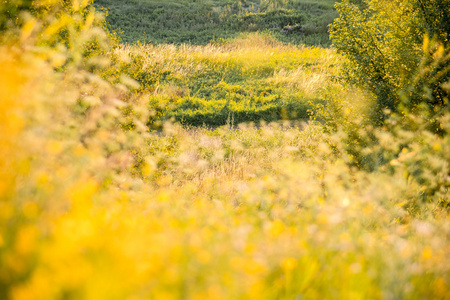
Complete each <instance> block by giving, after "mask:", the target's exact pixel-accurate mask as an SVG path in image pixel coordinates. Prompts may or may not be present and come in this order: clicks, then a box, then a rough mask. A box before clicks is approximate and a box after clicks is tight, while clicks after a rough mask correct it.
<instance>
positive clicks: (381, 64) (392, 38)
mask: <svg viewBox="0 0 450 300" xmlns="http://www.w3.org/2000/svg"><path fill="white" fill-rule="evenodd" d="M336 7H337V10H338V12H339V13H340V17H339V18H338V19H336V20H335V22H334V23H333V24H332V26H331V38H332V40H333V45H334V47H336V49H337V50H338V51H339V52H340V53H342V54H343V55H345V56H346V57H347V58H348V64H347V67H346V68H345V72H346V74H345V77H346V78H347V80H348V81H351V82H353V83H356V84H359V85H361V86H363V87H365V88H367V89H369V90H370V91H371V92H372V93H373V94H374V95H375V96H376V98H377V106H376V108H375V109H374V112H375V115H376V117H375V118H376V119H377V120H375V122H379V121H380V119H381V120H382V119H383V118H384V117H385V115H384V114H383V110H384V109H389V110H391V111H399V104H400V98H401V97H400V94H401V92H402V91H403V89H404V88H405V87H406V86H409V85H410V84H411V83H412V82H413V81H414V79H415V76H416V74H417V73H418V72H420V71H421V69H422V68H423V65H421V62H423V60H422V58H424V57H426V56H429V55H430V49H429V48H428V45H424V43H423V41H424V38H425V39H426V40H427V41H428V40H429V39H432V40H434V41H439V43H441V44H442V47H443V48H439V47H440V46H439V47H438V48H439V49H441V50H438V51H443V53H440V54H436V55H443V56H445V55H447V54H448V49H449V48H448V45H449V37H448V36H449V32H450V27H449V25H448V24H449V16H450V4H449V2H448V1H447V0H433V1H421V0H408V1H386V0H383V1H375V0H366V1H365V7H364V8H359V7H358V6H356V5H355V4H352V3H350V2H349V1H348V0H344V1H342V2H340V3H338V4H337V5H336ZM429 37H430V38H429ZM424 47H425V48H427V49H425V51H424V49H423V48H424ZM436 62H438V61H436ZM432 68H433V70H430V72H431V73H430V74H428V75H427V76H422V78H421V79H422V80H425V81H421V84H425V85H427V89H429V91H430V95H429V96H426V97H424V95H423V94H422V91H421V90H420V89H416V92H417V93H416V94H413V93H412V91H413V90H412V89H410V90H409V95H408V99H409V101H411V103H410V104H408V106H409V107H412V106H415V105H418V104H419V103H422V102H423V103H427V104H428V105H429V106H430V107H431V108H433V107H435V106H442V105H444V102H445V100H444V99H445V98H448V93H447V92H445V91H444V90H443V89H442V87H441V85H442V84H443V83H444V82H446V81H447V80H448V79H449V78H450V77H449V76H450V75H449V74H450V73H449V70H448V68H446V62H442V63H439V65H437V66H434V65H433V66H432ZM433 72H434V73H433Z"/></svg>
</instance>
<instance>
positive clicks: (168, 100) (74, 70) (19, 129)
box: [0, 0, 450, 300]
mask: <svg viewBox="0 0 450 300" xmlns="http://www.w3.org/2000/svg"><path fill="white" fill-rule="evenodd" d="M331 2H332V1H312V0H311V1H285V2H284V4H283V2H282V1H279V2H273V1H272V2H269V1H261V2H259V1H242V3H241V6H242V7H241V10H245V11H246V12H245V13H247V11H248V12H249V13H250V12H251V14H250V15H251V17H250V18H263V17H264V16H265V15H264V14H270V13H271V12H275V15H276V14H284V13H286V14H292V15H293V16H296V15H297V14H298V13H299V10H292V9H293V8H295V7H297V8H301V7H302V5H303V6H304V7H306V8H311V11H305V12H302V14H304V16H305V18H306V19H307V18H308V16H309V14H312V13H313V12H314V11H317V12H318V11H328V12H329V13H330V15H329V16H331V15H333V14H334V12H333V10H332V6H331ZM27 3H28V2H25V1H15V0H11V1H9V2H5V3H3V4H2V6H0V13H1V14H0V16H1V18H0V66H2V67H1V68H0V86H1V87H2V88H0V132H1V133H2V134H0V299H7V300H10V299H11V300H28V299H37V300H40V299H42V300H53V299H61V300H62V299H64V300H67V299H69V300H70V299H86V300H99V299H100V300H103V299H105V300H115V299H117V300H123V299H127V300H135V299H151V300H153V299H155V300H159V299H174V300H175V299H189V300H190V299H210V300H214V299H220V300H221V299H233V300H234V299H242V300H246V299H258V300H259V299H262V300H264V299H267V300H275V299H286V300H287V299H304V300H310V299H311V300H316V299H345V300H347V299H349V300H366V299H383V300H384V299H386V300H396V299H411V300H422V299H443V300H447V299H450V292H449V291H450V259H449V258H450V214H449V207H450V199H449V194H448V188H449V187H450V181H449V178H450V177H449V161H450V149H449V147H448V145H449V144H450V135H449V134H448V133H449V132H450V114H449V113H448V112H444V113H442V115H440V116H439V119H438V121H439V122H440V123H439V124H441V127H440V130H441V131H440V132H439V133H436V132H435V131H432V130H430V129H429V127H427V126H426V125H427V124H428V123H427V122H429V120H428V119H427V116H421V115H419V116H416V115H413V114H410V115H408V114H405V115H403V116H402V118H401V119H395V117H394V116H393V117H392V118H391V119H388V120H387V121H386V123H385V124H384V126H380V127H375V126H373V124H371V122H370V118H369V116H370V113H371V109H372V105H373V103H374V99H375V97H374V96H373V95H371V94H369V93H367V92H364V91H361V90H359V89H358V88H356V87H354V86H351V85H349V84H345V83H342V82H341V81H339V80H338V78H339V74H341V72H342V69H341V67H342V63H343V62H344V61H345V60H344V58H343V57H342V56H340V55H338V54H336V53H335V51H334V50H332V49H324V48H318V47H306V46H302V45H293V44H291V45H287V44H284V43H282V42H280V41H279V40H276V39H275V38H274V36H277V33H276V32H272V33H271V34H269V33H248V32H244V33H240V32H238V31H233V32H231V31H230V32H229V34H228V33H227V34H225V33H224V32H226V30H228V29H226V27H223V28H225V29H226V30H225V29H224V30H223V31H221V29H218V28H219V27H220V28H222V27H221V26H222V25H220V24H232V23H233V22H232V21H230V20H235V21H236V22H238V21H239V22H240V20H244V18H245V16H246V14H244V13H242V14H239V13H237V12H236V11H235V9H237V8H235V6H234V5H237V3H238V2H232V1H230V2H227V4H226V5H229V7H230V9H231V12H232V14H231V15H226V14H225V11H226V10H227V9H228V8H227V6H226V5H225V4H224V3H225V2H222V1H220V2H219V1H206V0H205V1H192V2H190V3H189V4H190V5H189V7H188V2H187V1H185V2H183V1H179V2H164V3H163V2H153V1H148V2H139V3H140V4H141V5H140V6H139V5H137V4H136V3H138V2H134V1H122V2H120V3H119V2H114V3H115V5H117V7H119V6H120V7H127V9H128V10H123V11H121V13H120V14H119V13H118V11H116V12H114V6H113V5H112V2H106V1H102V2H99V3H101V4H102V5H108V6H110V8H111V16H112V17H114V16H113V15H114V14H116V18H119V17H120V18H123V19H124V20H125V19H126V20H128V22H129V24H132V25H130V26H134V23H135V22H137V21H134V19H133V18H134V17H136V16H138V15H139V14H138V12H139V13H141V12H142V13H144V12H145V9H146V7H147V8H148V12H147V13H146V15H148V14H150V13H151V14H153V13H154V12H155V11H156V13H155V15H157V14H160V15H161V16H163V17H161V18H163V19H165V18H167V16H170V15H171V14H174V17H173V20H175V19H181V18H182V17H186V18H187V19H188V17H187V16H188V14H187V13H186V14H185V15H183V16H180V17H178V16H177V15H176V12H181V11H185V12H189V9H193V10H198V14H199V15H195V14H191V12H189V15H191V16H192V18H193V20H194V21H193V22H194V23H195V22H197V21H198V22H199V28H197V29H198V31H199V32H200V31H201V30H202V28H204V24H205V23H204V22H203V23H202V21H203V20H204V13H207V12H209V11H211V12H212V16H213V17H214V16H216V15H217V16H218V18H219V21H220V22H222V23H220V22H219V23H217V28H216V29H214V32H216V31H217V32H218V34H219V33H220V32H222V33H221V34H223V37H224V38H226V40H219V39H216V40H215V41H214V42H213V43H210V44H206V45H186V44H184V45H180V44H179V43H181V42H184V41H187V40H186V39H185V38H184V37H181V38H180V37H179V36H178V37H177V38H179V39H178V40H176V39H174V38H173V36H172V35H170V34H172V33H170V32H169V31H167V32H169V33H170V34H168V36H167V37H165V38H161V37H160V36H159V35H160V34H162V33H163V32H165V31H166V29H164V27H161V29H158V31H156V33H157V34H155V35H154V37H155V39H157V40H155V41H157V42H158V43H156V44H135V45H129V44H123V45H117V44H115V43H114V41H111V40H110V39H109V36H108V34H107V33H106V32H105V31H104V27H103V25H104V24H103V22H102V17H101V16H100V15H98V14H97V13H96V12H94V11H92V10H90V8H89V6H88V1H84V2H82V1H75V0H73V1H65V2H64V3H63V2H60V1H44V2H38V1H32V2H30V3H31V4H29V5H30V7H28V8H27V6H26V5H27ZM62 3H63V4H64V5H63V4H62ZM108 3H109V4H108ZM307 3H309V4H307ZM158 5H159V6H160V7H161V8H162V9H163V10H160V11H159V12H158V11H157V10H156V9H157V8H158V7H159V6H158ZM252 5H253V6H252ZM264 5H266V6H264ZM271 5H272V6H271ZM295 5H297V6H295ZM5 7H6V8H5ZM17 7H20V8H21V9H22V10H23V12H22V13H21V14H18V16H19V17H17V18H18V20H16V21H17V23H13V22H12V21H11V20H10V19H11V18H6V17H4V16H10V15H11V14H12V13H11V11H12V12H15V10H14V9H17ZM169 8H170V9H173V10H169ZM201 9H208V10H204V11H202V10H201ZM258 9H259V12H258ZM320 13H322V12H320ZM325 15H327V14H325ZM220 18H223V19H220ZM228 18H230V19H228ZM233 18H234V19H233ZM111 20H113V18H112V19H111ZM111 20H110V22H111V24H121V23H114V22H113V21H111ZM145 20H148V22H149V24H153V25H154V24H156V23H151V22H152V21H151V19H142V22H144V21H145ZM171 22H174V21H171ZM186 22H187V21H186ZM227 22H230V23H227ZM327 22H328V21H327ZM124 24H125V23H124ZM258 24H259V23H258ZM153 25H152V26H153ZM219 25H220V26H219ZM291 25H294V24H291ZM120 26H122V25H120ZM186 26H187V25H186ZM192 26H193V25H192ZM230 26H231V25H230ZM302 26H303V25H302ZM122 29H124V30H125V29H126V27H123V28H122ZM197 29H195V27H193V29H190V30H197ZM205 30H206V29H205ZM143 31H144V30H142V31H141V32H143ZM130 32H132V31H130ZM135 32H137V33H135V34H136V36H135V37H136V39H141V36H140V35H141V33H140V32H139V31H135ZM186 32H187V31H186ZM205 32H206V31H205ZM127 34H128V33H126V34H125V35H124V36H125V37H126V36H127ZM133 34H134V33H133ZM129 36H130V37H131V38H130V40H129V41H132V40H133V39H134V38H132V37H133V35H131V33H130V35H129ZM232 36H236V37H235V38H233V39H231V37H232ZM281 37H283V38H286V39H287V40H289V38H290V37H292V38H293V39H294V34H292V35H291V36H289V35H288V36H283V35H281ZM228 38H230V39H228ZM199 39H201V40H198V41H196V43H197V42H198V43H200V44H201V43H207V41H208V40H209V39H210V35H209V33H205V34H204V35H199ZM305 39H306V37H305ZM162 41H172V42H174V43H175V44H159V42H162ZM297 41H300V40H297ZM314 43H315V42H314ZM314 43H312V44H314ZM442 51H444V50H442ZM445 51H448V49H447V50H445ZM436 57H437V55H436ZM449 58H450V56H449ZM444 88H446V89H448V90H450V84H449V83H447V86H444ZM308 117H309V119H307V120H306V121H305V119H306V118H308ZM171 119H172V121H170V120H171ZM262 121H263V122H262ZM241 122H242V123H241ZM203 125H206V126H203ZM222 125H225V126H222Z"/></svg>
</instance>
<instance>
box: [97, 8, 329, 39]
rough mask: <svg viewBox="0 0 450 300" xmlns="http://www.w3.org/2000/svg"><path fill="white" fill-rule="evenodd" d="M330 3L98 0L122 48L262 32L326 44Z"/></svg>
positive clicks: (278, 37)
mask: <svg viewBox="0 0 450 300" xmlns="http://www.w3.org/2000/svg"><path fill="white" fill-rule="evenodd" d="M334 2H335V1H334V0H289V1H288V0H207V1H188V0H176V1H164V0H144V1H141V0H127V1H123V0H99V1H97V2H96V5H97V6H98V7H103V8H104V9H107V10H108V12H109V15H108V22H109V23H110V24H111V28H113V29H120V30H121V32H122V34H121V35H120V36H121V38H122V40H123V41H124V42H126V43H133V42H136V41H141V42H143V43H175V44H183V43H187V44H197V45H198V44H200V45H205V44H208V43H209V42H211V41H221V40H224V39H225V40H227V39H229V38H234V37H236V36H238V35H239V34H240V33H248V32H256V31H266V32H268V33H272V34H273V35H274V36H275V37H276V38H277V39H279V40H281V41H284V42H290V43H293V44H306V45H322V46H327V45H329V44H330V40H329V38H328V28H327V26H328V25H329V24H330V23H331V22H332V21H333V19H334V18H335V17H336V16H337V14H336V11H335V10H334V8H333V5H334Z"/></svg>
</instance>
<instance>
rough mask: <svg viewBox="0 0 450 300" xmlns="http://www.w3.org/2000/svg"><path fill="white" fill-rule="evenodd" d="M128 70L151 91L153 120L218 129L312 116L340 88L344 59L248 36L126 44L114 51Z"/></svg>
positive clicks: (123, 69) (122, 68)
mask: <svg viewBox="0 0 450 300" xmlns="http://www.w3.org/2000/svg"><path fill="white" fill-rule="evenodd" d="M114 55H115V57H116V59H117V61H118V62H119V64H120V66H119V67H118V68H117V70H115V74H116V77H120V76H118V75H120V74H123V73H128V75H129V76H131V77H132V78H135V79H136V80H137V81H138V82H139V84H140V86H141V87H140V89H139V91H141V92H142V91H146V92H148V93H150V95H149V105H150V107H151V108H152V109H153V110H154V113H155V115H154V117H152V118H151V119H150V123H151V124H155V123H159V124H161V123H162V122H163V121H165V120H170V119H172V118H173V119H174V120H175V121H178V122H180V123H182V124H184V125H190V126H202V125H205V126H209V127H217V126H222V125H226V124H228V125H237V124H239V123H242V122H253V123H256V124H258V123H260V121H264V122H266V123H267V122H271V121H279V120H304V121H305V120H308V119H309V113H308V111H309V110H311V109H312V108H313V106H314V105H317V104H319V103H323V102H324V101H325V99H324V97H323V93H321V91H322V90H323V89H325V88H326V87H328V88H329V89H333V88H334V89H336V84H334V83H333V82H332V77H333V74H337V70H338V69H339V66H340V63H339V61H338V60H339V57H337V56H336V55H335V54H334V53H333V51H331V50H325V49H320V48H305V47H297V46H286V45H283V44H282V43H280V42H278V41H276V40H274V39H273V38H272V37H269V36H264V35H261V34H247V35H243V36H241V37H239V38H237V39H235V40H232V41H229V42H227V43H223V44H220V45H217V44H212V45H211V44H210V45H208V46H187V45H185V46H180V47H177V46H174V45H160V46H152V45H141V46H123V47H121V48H119V49H117V50H116V51H115V53H114Z"/></svg>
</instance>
